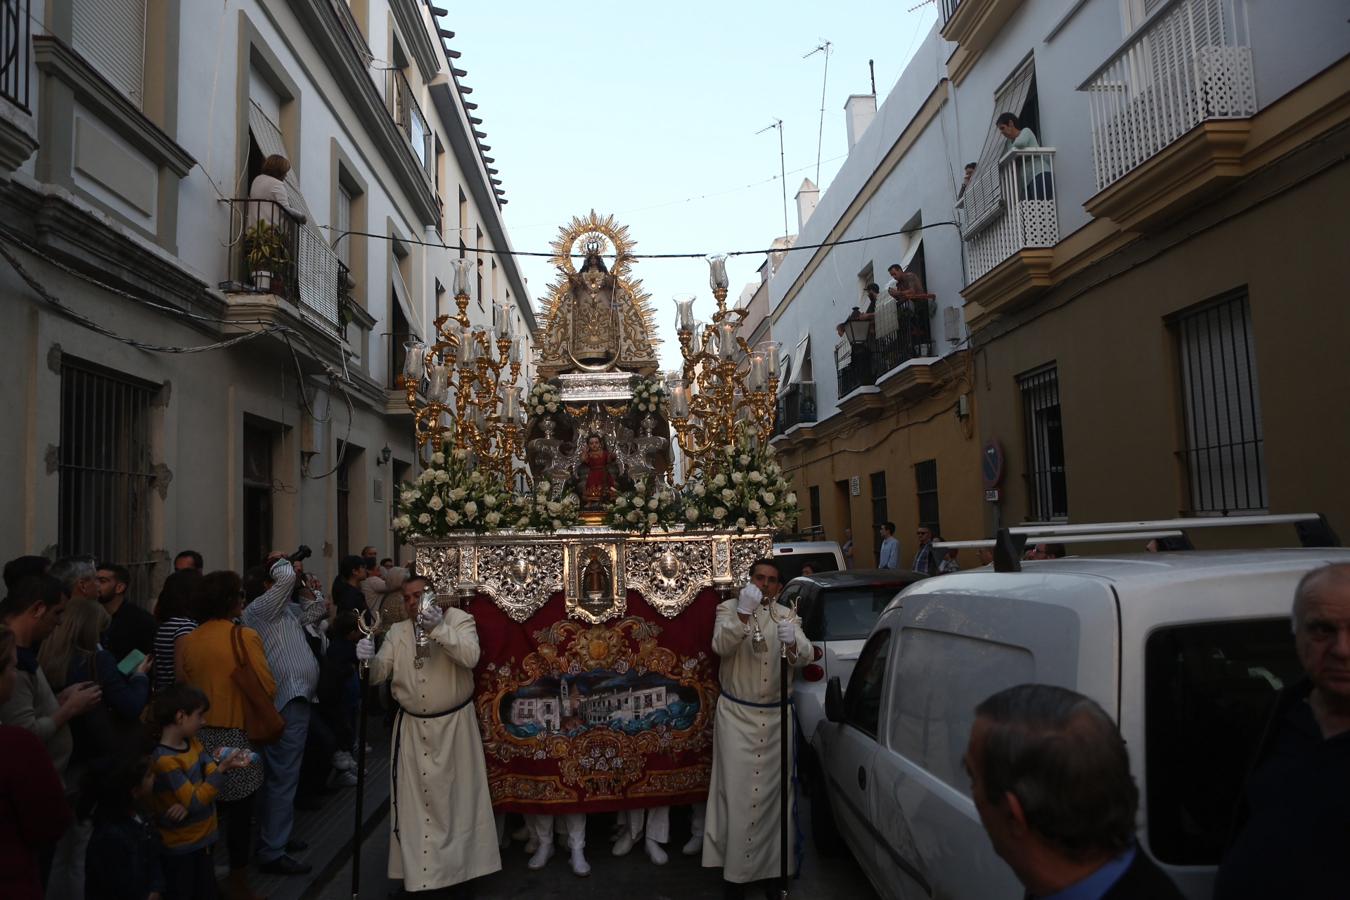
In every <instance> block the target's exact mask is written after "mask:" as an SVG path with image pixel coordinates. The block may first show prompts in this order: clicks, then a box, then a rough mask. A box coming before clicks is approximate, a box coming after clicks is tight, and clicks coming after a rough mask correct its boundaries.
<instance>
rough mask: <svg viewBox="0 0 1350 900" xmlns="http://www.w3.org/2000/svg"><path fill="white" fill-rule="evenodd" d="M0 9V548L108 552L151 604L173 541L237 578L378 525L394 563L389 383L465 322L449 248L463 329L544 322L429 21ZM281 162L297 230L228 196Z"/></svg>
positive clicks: (316, 6) (452, 61)
mask: <svg viewBox="0 0 1350 900" xmlns="http://www.w3.org/2000/svg"><path fill="white" fill-rule="evenodd" d="M3 7H4V9H3V13H4V15H3V17H0V18H3V20H4V21H5V22H6V25H5V26H4V27H3V28H0V42H4V43H6V45H7V46H9V47H12V48H13V49H14V51H15V55H14V56H13V58H12V59H13V61H12V62H10V63H9V64H8V65H7V66H6V68H5V70H4V72H3V73H0V110H2V111H3V113H4V115H3V117H0V172H3V177H4V183H3V185H0V207H3V215H0V219H2V220H3V223H4V224H3V226H0V248H2V249H3V250H4V252H5V255H6V256H7V257H10V258H11V259H12V262H11V261H8V260H0V297H2V298H3V301H4V306H5V309H6V310H7V311H8V312H9V313H10V322H11V329H10V339H11V342H12V343H11V352H10V353H9V354H7V358H6V360H5V362H4V363H3V364H2V365H3V366H4V374H3V376H0V382H2V383H3V387H0V392H2V395H3V396H4V398H5V400H6V401H7V403H8V405H9V408H10V410H11V412H12V414H14V427H12V428H10V429H7V430H6V434H5V438H4V439H3V440H0V460H3V461H4V462H5V463H6V464H7V465H8V466H9V467H10V470H11V471H12V472H15V473H20V474H19V478H18V479H17V481H16V484H20V483H21V484H22V485H23V487H22V488H21V489H16V490H15V491H13V492H11V494H10V496H9V498H8V500H7V501H6V503H5V512H6V515H5V516H3V522H4V524H3V525H0V544H3V546H4V547H5V548H6V550H7V552H8V554H9V555H10V556H13V555H18V554H19V553H23V552H31V553H43V552H45V553H48V554H64V553H94V554H96V555H97V556H99V557H100V558H107V559H110V560H113V561H116V562H120V563H123V564H126V565H128V566H130V567H131V568H132V570H133V573H135V578H136V580H137V584H136V585H134V586H133V592H134V593H135V594H136V596H137V597H138V599H142V600H144V598H146V597H148V596H149V595H150V594H151V593H152V591H153V590H154V589H155V587H156V586H157V584H158V582H159V581H160V580H162V578H163V576H164V574H165V572H166V571H167V562H168V561H169V560H171V559H172V557H173V555H174V554H175V553H176V552H177V551H178V550H181V549H185V548H191V549H195V550H198V551H200V552H201V553H203V554H204V556H205V557H206V566H207V568H208V569H217V568H233V569H240V568H242V567H245V566H248V565H251V564H254V563H256V562H259V561H260V560H261V558H262V556H264V555H265V554H266V553H267V552H268V551H269V550H270V549H272V548H273V547H276V548H284V549H290V548H293V547H294V546H295V545H296V544H299V543H306V544H309V545H311V546H312V547H313V548H314V551H315V559H314V560H312V561H311V564H310V568H311V570H312V571H316V572H317V573H318V574H320V575H321V576H322V577H324V578H325V579H326V578H329V577H331V576H332V575H333V574H335V572H336V566H337V561H338V559H339V558H340V557H341V556H342V555H344V554H348V553H359V552H360V550H361V548H362V547H363V546H365V545H367V544H371V545H374V546H375V547H376V548H377V549H378V550H379V551H380V554H381V555H382V556H383V555H390V556H394V555H397V553H396V547H395V544H394V540H395V539H394V536H393V534H392V532H391V531H390V528H389V521H390V518H391V501H392V499H393V497H394V496H396V491H395V486H396V484H397V482H398V481H399V480H401V479H402V478H406V477H408V476H409V474H410V473H411V472H412V470H413V469H414V468H415V465H416V460H415V449H414V445H413V441H412V418H411V416H410V414H409V412H408V409H407V405H406V402H405V401H404V396H405V394H404V392H403V390H402V389H401V387H400V386H399V384H398V382H397V377H396V376H397V375H398V374H399V372H400V370H401V361H402V344H403V343H404V342H406V341H409V340H413V339H421V340H426V339H428V338H431V337H432V332H433V330H434V324H433V323H434V320H435V318H436V317H437V316H438V315H442V314H448V313H453V312H455V304H454V300H453V296H452V290H451V288H452V284H453V276H452V271H453V267H452V264H451V262H452V260H453V259H455V258H461V257H462V258H469V259H473V260H474V261H475V262H476V266H475V269H476V273H477V275H476V277H475V278H473V279H471V281H472V284H471V289H472V300H471V302H470V305H469V308H468V314H469V316H470V318H471V320H472V321H473V322H474V323H475V324H478V325H483V326H485V327H491V326H492V324H493V321H494V319H493V313H494V304H495V305H498V306H499V307H501V308H502V309H505V310H509V315H511V317H512V318H513V322H514V325H515V333H516V334H517V335H523V336H524V341H525V346H524V347H523V356H524V358H525V359H526V360H528V359H529V358H530V356H531V354H530V352H529V343H530V341H531V338H532V335H533V332H534V330H535V327H536V323H535V319H534V313H533V309H532V305H531V302H530V298H529V296H528V294H527V291H526V287H525V283H524V281H523V279H522V277H521V274H520V271H519V269H518V267H517V266H516V264H515V261H514V258H513V257H512V256H511V255H510V251H511V243H510V239H509V237H508V235H507V232H506V228H505V223H504V220H503V214H502V207H503V205H504V204H505V202H506V201H505V196H504V193H503V191H502V189H501V180H500V179H499V178H498V177H497V176H498V173H497V169H496V168H495V167H494V165H493V157H492V156H491V155H490V153H491V148H490V146H489V145H488V144H487V143H485V138H486V134H485V132H484V131H483V130H482V119H481V118H480V117H479V115H478V114H477V112H476V104H474V103H473V101H472V100H471V99H470V94H471V90H472V89H471V88H470V87H469V86H468V85H467V84H466V83H465V81H464V79H465V77H466V74H467V73H466V72H465V71H464V70H463V69H461V68H459V63H458V57H459V56H460V54H459V52H458V51H456V50H454V49H452V48H451V47H450V46H449V40H450V38H451V37H453V34H452V33H451V32H449V31H448V30H445V26H444V24H443V23H444V21H445V20H443V19H440V18H437V16H439V15H444V11H443V10H437V9H434V8H432V7H430V6H429V5H427V4H425V3H423V2H418V0H387V2H386V0H352V2H350V3H346V2H339V0H291V2H283V0H229V2H224V3H208V2H205V0H171V2H167V3H149V2H147V0H116V2H106V0H31V2H30V0H4V2H3ZM15 23H17V24H15ZM273 153H279V154H281V155H284V156H286V157H287V158H288V159H289V160H290V162H291V166H292V169H291V173H290V175H289V176H288V177H287V179H286V180H287V184H288V188H289V191H290V196H291V204H292V206H293V207H295V208H296V209H297V211H300V212H302V213H303V214H304V215H305V217H306V221H305V223H304V224H299V223H298V222H297V221H296V219H294V218H292V217H290V216H286V215H279V213H278V211H277V210H274V209H272V208H271V207H270V205H268V204H252V205H250V204H246V203H244V202H242V198H246V197H247V196H248V190H249V185H250V183H251V181H252V179H253V177H254V176H256V175H257V174H258V172H259V170H260V167H261V163H262V160H263V159H264V158H265V157H266V156H267V155H269V154H273ZM271 216H275V217H276V218H274V219H269V221H274V222H275V223H276V224H277V225H278V228H277V232H276V233H277V234H279V235H280V236H281V238H280V240H279V241H278V244H277V249H275V250H274V251H272V252H269V253H266V254H262V255H263V256H264V257H265V259H264V261H262V262H260V261H259V259H258V257H257V256H256V255H251V254H250V250H251V249H252V248H254V247H256V246H263V245H262V244H261V243H259V242H258V241H257V232H256V231H252V230H251V229H253V228H254V227H255V225H256V221H257V220H258V219H259V218H266V217H271ZM259 268H261V269H262V270H264V272H270V275H271V277H270V278H267V277H266V276H265V275H263V276H259V275H257V274H255V273H257V272H258V271H259ZM20 269H22V272H21V271H20ZM501 314H502V313H500V312H499V313H498V315H499V316H500V315H501ZM199 348H209V349H199ZM529 377H530V371H529V366H528V363H527V365H526V369H525V371H524V372H523V373H522V379H521V382H522V384H525V385H526V386H528V379H529Z"/></svg>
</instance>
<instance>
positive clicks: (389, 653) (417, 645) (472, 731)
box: [356, 575, 502, 892]
mask: <svg viewBox="0 0 1350 900" xmlns="http://www.w3.org/2000/svg"><path fill="white" fill-rule="evenodd" d="M426 588H427V580H426V579H425V578H423V577H420V576H417V575H412V576H409V577H408V579H407V581H405V582H404V583H403V604H404V609H405V610H406V612H407V614H408V618H407V619H406V620H405V621H402V622H397V623H395V624H394V625H393V627H391V628H390V629H389V633H388V634H387V635H386V636H385V639H384V643H383V644H382V645H381V646H380V650H379V653H376V652H375V644H374V641H373V640H372V639H371V638H369V637H366V638H362V639H361V641H360V642H359V643H358V644H357V646H356V655H357V658H358V659H369V660H370V661H371V665H370V680H371V682H372V683H375V684H379V683H381V682H383V681H385V680H388V681H389V682H390V688H391V690H392V692H393V696H394V699H395V700H397V701H398V704H399V707H400V709H399V713H398V718H397V719H396V721H395V723H394V750H393V760H392V764H391V765H390V780H391V786H390V792H389V793H390V798H391V803H390V827H391V829H392V831H393V835H392V837H391V839H390V842H389V877H390V878H399V879H402V880H403V887H404V890H406V891H409V892H415V891H430V890H436V889H438V888H444V887H449V886H450V885H454V884H459V883H461V882H465V881H468V880H470V879H472V878H477V877H479V876H481V875H487V874H489V873H492V872H496V871H498V870H499V869H501V867H502V864H501V856H500V855H499V853H498V849H497V832H496V828H495V827H494V824H493V819H492V801H491V798H490V796H489V794H488V781H487V767H486V764H485V762H484V758H483V743H482V739H481V737H480V736H479V731H478V718H477V715H476V713H475V710H474V706H473V691H474V678H473V667H474V665H475V664H476V663H477V662H478V652H479V648H478V629H477V628H476V627H475V625H474V620H473V617H472V616H470V615H469V614H468V613H466V612H464V611H463V610H461V609H456V608H454V607H451V608H449V609H446V610H441V609H440V608H439V607H438V606H437V605H436V604H435V603H433V602H429V601H428V602H423V593H424V591H425V590H426ZM372 657H373V659H372Z"/></svg>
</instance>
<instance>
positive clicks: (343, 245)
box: [332, 184, 352, 268]
mask: <svg viewBox="0 0 1350 900" xmlns="http://www.w3.org/2000/svg"><path fill="white" fill-rule="evenodd" d="M336 212H337V215H336V216H334V219H335V221H334V223H333V225H334V227H335V228H336V229H337V230H336V231H335V232H334V234H333V235H332V239H333V240H334V241H335V242H337V255H338V259H340V260H342V264H343V265H344V266H347V267H348V268H351V264H352V263H351V249H350V248H351V246H352V241H351V238H349V237H345V235H346V234H347V232H349V231H351V230H352V195H351V194H350V193H349V192H348V191H347V188H346V187H345V186H344V185H341V184H339V185H338V189H337V210H336Z"/></svg>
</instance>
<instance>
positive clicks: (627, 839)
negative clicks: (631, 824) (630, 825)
mask: <svg viewBox="0 0 1350 900" xmlns="http://www.w3.org/2000/svg"><path fill="white" fill-rule="evenodd" d="M632 849H633V835H632V834H631V833H630V832H629V831H628V829H627V828H625V829H624V830H623V834H621V835H619V839H618V840H617V841H615V842H614V855H615V856H627V855H628V853H629V851H631V850H632Z"/></svg>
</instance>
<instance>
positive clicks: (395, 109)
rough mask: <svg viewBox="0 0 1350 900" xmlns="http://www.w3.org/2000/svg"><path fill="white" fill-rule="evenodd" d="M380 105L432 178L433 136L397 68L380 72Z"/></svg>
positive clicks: (408, 86)
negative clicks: (386, 107) (381, 85)
mask: <svg viewBox="0 0 1350 900" xmlns="http://www.w3.org/2000/svg"><path fill="white" fill-rule="evenodd" d="M384 102H385V105H386V106H388V108H389V115H391V116H393V117H394V123H395V124H397V125H398V127H399V130H400V131H402V132H403V134H404V136H405V137H406V138H407V139H408V143H409V144H410V145H411V146H412V151H413V153H414V154H415V155H416V156H417V161H418V162H420V163H421V164H422V168H423V169H425V170H426V172H427V175H428V176H434V171H433V170H434V167H435V165H436V154H435V153H434V152H433V148H434V146H435V140H436V136H435V134H433V133H432V131H431V126H430V125H428V124H427V118H426V116H424V115H422V108H421V107H420V106H418V105H417V98H416V97H414V96H413V89H412V85H411V84H409V83H408V77H407V76H406V75H404V74H403V73H402V72H401V71H399V70H398V69H387V70H386V71H385V73H384Z"/></svg>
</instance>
